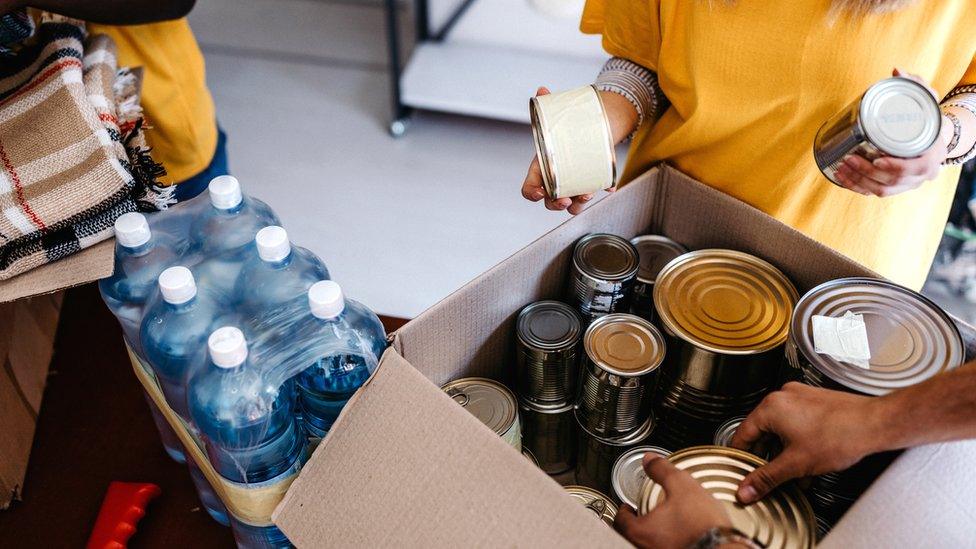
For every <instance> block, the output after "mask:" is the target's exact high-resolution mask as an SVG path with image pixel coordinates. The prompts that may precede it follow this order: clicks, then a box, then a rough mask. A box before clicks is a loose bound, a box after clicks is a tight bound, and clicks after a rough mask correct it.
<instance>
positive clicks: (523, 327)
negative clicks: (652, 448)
mask: <svg viewBox="0 0 976 549" xmlns="http://www.w3.org/2000/svg"><path fill="white" fill-rule="evenodd" d="M515 332H516V334H517V336H518V338H519V341H521V342H522V343H523V344H524V345H525V346H526V347H529V348H530V349H538V350H540V351H558V350H561V349H567V348H571V347H572V346H574V345H576V343H577V342H578V341H579V338H580V334H581V333H582V332H583V325H582V323H581V322H580V318H579V315H578V314H576V311H575V310H573V308H572V307H570V306H569V305H567V304H565V303H561V302H559V301H537V302H535V303H532V304H530V305H526V306H525V307H524V308H523V309H522V311H521V312H520V313H519V315H518V320H517V321H516V323H515Z"/></svg>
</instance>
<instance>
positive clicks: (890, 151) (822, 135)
mask: <svg viewBox="0 0 976 549" xmlns="http://www.w3.org/2000/svg"><path fill="white" fill-rule="evenodd" d="M941 125H942V113H941V111H940V110H939V103H938V101H936V99H935V97H934V96H933V95H932V92H930V91H929V90H928V88H926V87H925V86H923V85H922V84H919V83H918V82H916V81H914V80H911V79H909V78H904V77H898V76H896V77H892V78H886V79H884V80H882V81H880V82H878V83H876V84H874V85H873V86H871V87H870V88H868V90H867V91H866V92H864V94H863V95H861V96H860V97H858V98H857V99H855V100H854V101H853V102H852V103H851V104H850V105H848V106H847V108H846V109H844V110H842V111H841V112H839V113H837V114H836V115H834V116H833V117H831V118H830V119H828V120H827V121H826V122H824V124H823V126H821V127H820V130H819V131H818V132H817V137H816V139H814V142H813V157H814V159H815V160H816V162H817V166H818V167H819V168H820V171H821V172H823V174H824V176H825V177H826V178H827V179H829V180H830V181H831V182H833V183H834V184H838V181H837V177H836V173H837V169H838V168H839V167H840V165H841V164H842V163H843V162H844V159H845V158H847V157H848V156H850V155H853V154H856V155H859V156H863V157H864V158H867V159H868V160H874V159H876V158H878V157H880V156H895V157H899V158H913V157H916V156H919V155H921V154H922V153H924V152H925V151H926V150H927V149H928V148H929V147H931V146H932V144H933V143H935V140H936V139H937V138H938V136H939V130H940V128H941Z"/></svg>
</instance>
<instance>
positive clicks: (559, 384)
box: [515, 301, 583, 403]
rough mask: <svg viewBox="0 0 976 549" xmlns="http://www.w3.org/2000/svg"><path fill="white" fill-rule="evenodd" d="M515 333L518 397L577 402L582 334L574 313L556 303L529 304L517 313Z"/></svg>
mask: <svg viewBox="0 0 976 549" xmlns="http://www.w3.org/2000/svg"><path fill="white" fill-rule="evenodd" d="M515 333H516V338H515V341H516V343H515V347H516V360H517V362H518V369H517V371H516V376H517V383H516V389H517V390H518V395H519V397H520V398H522V399H524V400H531V401H534V402H542V403H546V402H569V401H571V400H573V399H574V398H576V394H577V389H578V387H577V381H578V378H579V342H580V338H581V336H582V334H583V327H582V324H581V323H580V319H579V315H578V314H576V311H575V310H573V308H572V307H570V306H569V305H566V304H565V303H560V302H558V301H539V302H536V303H532V304H531V305H528V306H526V307H525V308H524V309H522V311H521V312H520V313H519V316H518V320H516V322H515Z"/></svg>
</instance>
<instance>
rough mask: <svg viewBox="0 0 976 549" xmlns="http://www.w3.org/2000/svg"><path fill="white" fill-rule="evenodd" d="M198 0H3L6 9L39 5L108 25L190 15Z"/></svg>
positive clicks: (46, 9) (153, 21) (162, 19)
mask: <svg viewBox="0 0 976 549" xmlns="http://www.w3.org/2000/svg"><path fill="white" fill-rule="evenodd" d="M194 3H195V0H163V1H159V0H97V1H96V0H13V1H2V2H0V6H2V7H3V10H4V11H13V10H15V9H20V8H26V7H31V8H36V9H40V10H44V11H49V12H52V13H57V14H59V15H64V16H67V17H72V18H75V19H81V20H84V21H90V22H92V23H101V24H105V25H137V24H141V23H155V22H157V21H166V20H170V19H179V18H180V17H184V16H186V14H188V13H190V10H191V9H193V5H194Z"/></svg>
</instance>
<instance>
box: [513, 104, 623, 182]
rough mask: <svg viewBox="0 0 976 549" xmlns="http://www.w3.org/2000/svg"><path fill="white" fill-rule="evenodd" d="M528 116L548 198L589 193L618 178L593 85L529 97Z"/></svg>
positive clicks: (606, 123)
mask: <svg viewBox="0 0 976 549" xmlns="http://www.w3.org/2000/svg"><path fill="white" fill-rule="evenodd" d="M529 117H530V119H531V120H532V136H533V138H534V142H535V151H536V157H537V158H538V159H539V168H540V170H541V171H542V182H543V184H544V185H545V189H546V194H547V195H548V196H549V198H552V199H556V198H565V197H570V196H578V195H581V194H589V193H594V192H596V191H600V190H603V189H609V188H610V187H612V186H613V184H614V181H615V180H616V178H617V158H616V151H615V150H614V146H613V145H614V143H613V133H612V132H611V131H610V121H609V120H608V119H607V114H606V109H605V108H604V106H603V100H601V99H600V94H599V92H597V90H596V88H594V87H593V86H592V85H591V86H583V87H581V88H577V89H574V90H570V91H566V92H562V93H553V94H549V95H540V96H538V97H533V98H532V99H530V100H529Z"/></svg>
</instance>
